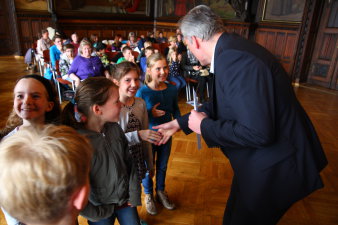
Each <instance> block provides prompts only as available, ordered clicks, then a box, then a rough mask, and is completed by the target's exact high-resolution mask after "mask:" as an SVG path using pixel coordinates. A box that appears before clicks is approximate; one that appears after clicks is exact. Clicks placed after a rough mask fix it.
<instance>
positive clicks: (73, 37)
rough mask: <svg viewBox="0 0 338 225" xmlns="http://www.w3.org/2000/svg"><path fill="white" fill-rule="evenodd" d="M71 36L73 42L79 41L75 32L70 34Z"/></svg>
mask: <svg viewBox="0 0 338 225" xmlns="http://www.w3.org/2000/svg"><path fill="white" fill-rule="evenodd" d="M71 38H72V41H73V42H74V43H77V42H78V41H79V37H78V36H77V34H72V37H71Z"/></svg>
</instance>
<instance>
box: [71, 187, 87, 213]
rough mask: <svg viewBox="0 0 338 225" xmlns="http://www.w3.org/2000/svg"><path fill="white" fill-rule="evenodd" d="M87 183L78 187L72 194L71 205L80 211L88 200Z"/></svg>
mask: <svg viewBox="0 0 338 225" xmlns="http://www.w3.org/2000/svg"><path fill="white" fill-rule="evenodd" d="M88 193H89V185H88V184H85V185H84V186H82V187H80V188H79V189H78V190H77V191H76V192H75V193H74V194H73V196H72V205H73V206H74V208H75V209H77V210H78V211H81V210H82V209H83V208H84V207H85V206H86V205H87V202H88Z"/></svg>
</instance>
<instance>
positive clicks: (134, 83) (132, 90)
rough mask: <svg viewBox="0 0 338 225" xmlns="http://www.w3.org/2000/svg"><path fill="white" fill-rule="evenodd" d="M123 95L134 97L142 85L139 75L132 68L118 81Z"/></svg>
mask: <svg viewBox="0 0 338 225" xmlns="http://www.w3.org/2000/svg"><path fill="white" fill-rule="evenodd" d="M118 85H119V92H120V96H121V97H134V96H135V94H136V92H137V90H138V89H139V87H140V79H139V75H138V73H137V72H136V71H135V70H131V71H130V72H129V73H127V74H126V75H125V76H124V77H122V78H121V79H120V81H119V82H118Z"/></svg>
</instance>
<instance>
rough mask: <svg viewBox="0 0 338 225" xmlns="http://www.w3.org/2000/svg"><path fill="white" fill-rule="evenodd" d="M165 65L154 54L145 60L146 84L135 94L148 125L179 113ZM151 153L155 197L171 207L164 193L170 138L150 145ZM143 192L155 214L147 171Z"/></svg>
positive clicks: (159, 55) (159, 56) (165, 205)
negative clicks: (154, 172)
mask: <svg viewBox="0 0 338 225" xmlns="http://www.w3.org/2000/svg"><path fill="white" fill-rule="evenodd" d="M168 72H169V68H168V64H167V60H166V58H165V57H164V56H163V55H162V54H160V53H155V54H153V55H151V56H149V58H148V60H147V73H146V77H145V83H146V85H144V86H142V87H141V88H140V89H139V91H138V92H137V94H136V96H137V97H140V98H142V99H143V100H144V101H145V102H146V107H147V111H148V116H149V128H150V129H151V128H152V127H153V126H156V125H159V124H162V123H166V122H169V121H171V120H172V117H174V118H177V117H178V116H180V111H179V108H178V104H177V90H176V88H175V86H174V85H171V84H167V83H166V82H165V81H166V80H167V77H168ZM152 150H153V156H154V159H156V188H155V190H156V194H157V195H156V196H157V198H158V200H159V201H160V202H161V203H162V205H163V206H164V207H165V208H167V209H169V210H172V209H174V208H175V205H174V204H173V203H172V202H170V201H169V198H168V196H167V194H166V192H165V178H166V172H167V164H168V160H169V156H170V150H171V139H170V140H169V141H168V142H167V143H166V144H164V145H161V146H157V145H154V144H153V145H152ZM142 184H143V187H144V192H145V204H146V209H147V212H148V213H149V214H152V215H155V214H157V209H156V206H155V204H154V199H153V181H152V179H151V177H150V176H149V174H147V175H146V177H145V178H144V179H143V181H142Z"/></svg>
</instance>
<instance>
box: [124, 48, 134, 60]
mask: <svg viewBox="0 0 338 225" xmlns="http://www.w3.org/2000/svg"><path fill="white" fill-rule="evenodd" d="M132 56H133V54H132V53H131V51H130V50H126V51H125V52H123V57H124V58H125V59H126V60H128V59H130V58H131V57H132Z"/></svg>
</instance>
